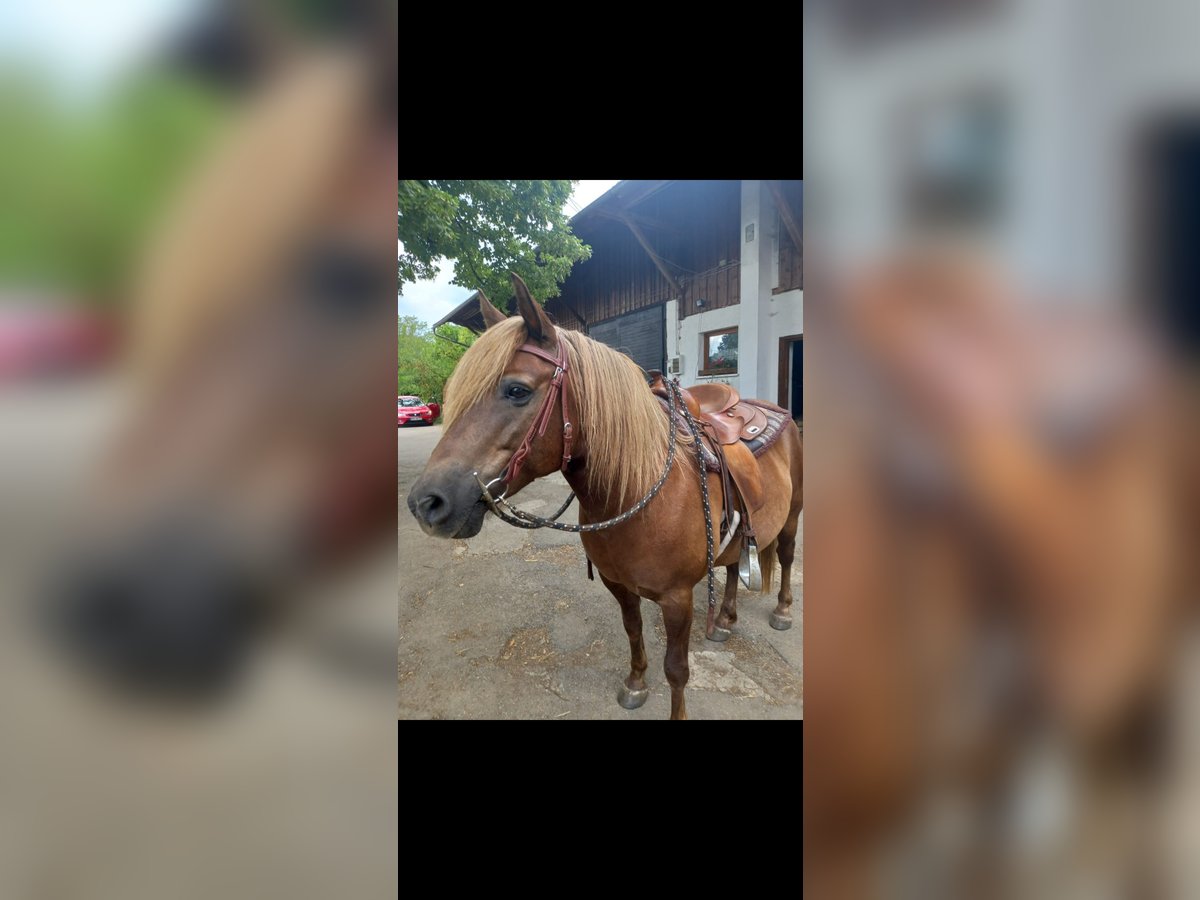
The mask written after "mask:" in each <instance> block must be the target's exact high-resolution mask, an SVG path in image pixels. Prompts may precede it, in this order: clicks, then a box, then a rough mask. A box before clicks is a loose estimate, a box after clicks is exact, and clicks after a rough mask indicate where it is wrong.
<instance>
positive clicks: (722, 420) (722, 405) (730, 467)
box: [648, 370, 767, 549]
mask: <svg viewBox="0 0 1200 900" xmlns="http://www.w3.org/2000/svg"><path fill="white" fill-rule="evenodd" d="M648 374H649V376H650V381H649V383H650V390H651V391H653V392H654V393H655V394H657V395H658V396H660V397H662V398H664V399H665V398H666V396H667V385H666V383H665V382H664V381H663V375H662V372H659V371H657V370H652V371H650V372H649V373H648ZM680 390H681V392H682V394H683V402H684V403H685V404H686V405H687V408H688V411H689V412H690V413H691V414H692V418H693V419H695V420H696V425H697V427H698V428H699V429H700V432H701V437H702V438H703V439H705V440H706V443H707V444H708V448H709V449H710V450H711V451H712V453H713V455H714V456H715V457H716V458H717V463H718V466H719V468H720V474H721V487H722V494H723V496H724V498H725V522H726V527H727V528H732V527H734V523H736V522H737V521H738V519H739V518H740V520H741V526H740V530H741V532H742V534H743V535H744V536H745V537H746V538H747V539H753V538H754V526H753V525H752V524H751V519H752V516H753V514H754V513H755V512H757V511H758V510H760V509H761V508H762V506H763V502H764V500H765V497H764V496H763V486H762V474H761V472H760V471H759V468H758V460H757V459H755V458H754V453H753V452H751V450H750V448H749V447H748V446H747V445H746V444H745V443H744V442H745V441H752V440H754V439H755V438H757V437H758V436H759V435H761V434H762V432H763V429H764V428H765V427H766V425H767V414H766V413H765V412H763V410H762V409H760V408H759V407H757V406H754V405H752V404H750V403H745V402H743V401H742V398H741V397H740V396H738V392H737V391H736V390H734V389H733V387H732V386H731V385H728V384H721V383H718V382H713V383H709V384H697V385H693V386H692V387H690V388H681V389H680ZM731 481H732V485H731V483H730V482H731ZM731 487H732V488H733V489H732V490H731ZM739 498H740V500H739ZM738 505H740V506H741V510H742V511H741V514H740V516H735V513H736V512H737V506H738ZM728 540H729V538H728V536H727V537H726V539H725V540H724V541H722V544H721V546H722V549H724V547H725V545H726V544H727V543H728Z"/></svg>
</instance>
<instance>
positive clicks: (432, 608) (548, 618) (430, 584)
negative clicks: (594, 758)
mask: <svg viewBox="0 0 1200 900" xmlns="http://www.w3.org/2000/svg"><path fill="white" fill-rule="evenodd" d="M440 438H441V427H440V426H433V427H427V428H413V427H410V428H403V429H399V430H398V432H397V460H398V468H399V528H398V554H397V555H398V560H399V572H400V590H399V602H400V616H399V621H400V649H399V659H398V674H399V715H400V718H446V719H483V718H486V719H510V718H511V719H665V718H667V717H668V716H669V714H670V710H671V700H670V688H669V687H668V685H667V684H666V678H665V676H664V675H663V670H662V662H663V652H664V650H665V649H666V639H665V634H664V631H663V626H662V615H661V613H660V612H659V609H658V607H657V606H656V605H655V604H653V603H651V602H650V601H649V600H644V601H643V607H642V616H643V619H644V621H645V623H646V628H645V641H646V654H647V656H648V657H649V660H650V667H649V669H648V670H647V673H646V680H647V683H648V684H649V686H650V699H649V700H647V701H646V704H645V706H643V707H642V708H641V709H638V710H633V711H628V710H624V709H622V708H621V707H620V706H618V705H617V701H616V696H617V690H618V688H619V687H620V684H621V680H622V679H623V678H624V677H625V675H626V674H627V673H628V671H629V642H628V640H627V638H626V637H625V630H624V628H623V627H622V625H621V614H620V608H619V607H618V605H617V601H616V600H615V599H614V598H613V597H612V595H611V594H609V593H608V591H607V590H606V589H605V587H604V585H603V584H602V583H601V582H600V581H599V579H597V580H596V581H588V580H587V572H586V568H585V561H584V555H583V548H582V546H581V545H580V542H579V537H578V536H577V535H574V534H569V533H564V532H558V531H551V530H540V531H527V530H523V529H518V528H513V527H511V526H508V525H505V524H504V523H502V522H500V521H499V520H497V519H495V518H494V517H492V516H488V518H487V520H486V521H485V523H484V526H483V531H481V532H480V533H479V535H478V536H476V537H474V538H472V539H471V540H470V541H469V542H467V541H447V540H440V539H437V538H431V537H427V536H426V535H425V534H424V533H423V532H422V531H421V529H420V528H419V527H418V526H417V523H416V520H415V519H413V517H412V515H411V514H410V513H409V511H408V504H407V497H408V491H409V489H410V487H411V486H412V484H413V483H414V481H415V480H416V478H417V476H418V475H419V474H420V472H421V470H422V469H423V468H424V466H425V462H426V460H427V459H428V458H429V454H430V453H431V452H432V451H433V448H434V446H435V445H436V444H437V442H438V440H439V439H440ZM568 491H569V488H568V487H567V485H566V482H565V481H563V479H562V477H561V476H559V475H555V476H553V477H550V478H545V479H542V480H541V481H538V482H535V483H534V484H533V485H530V486H529V487H528V488H526V489H525V490H523V491H522V492H521V493H520V495H519V496H518V497H517V502H518V505H519V506H521V508H522V509H526V510H529V511H530V512H539V511H541V512H543V513H550V512H553V510H554V509H556V508H557V507H558V505H559V504H561V502H562V501H563V500H564V499H565V498H566V496H567V493H568ZM563 520H564V521H570V522H574V521H577V519H576V518H575V514H574V509H573V508H572V510H571V511H568V513H567V514H566V515H565V516H564V519H563ZM803 533H804V517H803V514H801V519H800V537H799V540H798V541H797V548H796V565H794V566H793V568H792V585H793V587H792V590H793V595H794V597H795V600H794V602H793V607H792V608H793V615H794V620H795V623H796V624H795V625H794V626H793V627H792V628H791V630H789V631H785V632H779V631H775V630H773V629H772V628H771V627H770V626H769V625H768V624H767V616H768V614H769V613H770V611H771V610H772V609H774V607H775V600H774V597H773V596H772V598H771V599H769V600H768V599H767V598H766V597H763V596H760V595H758V594H753V593H750V592H749V591H746V590H744V589H742V590H740V591H739V594H738V623H737V625H736V626H735V628H734V633H733V636H732V637H731V638H730V639H729V640H728V641H726V642H725V643H724V644H714V643H710V642H708V641H707V640H705V638H704V608H705V602H706V599H707V589H706V585H705V582H704V581H703V580H702V581H701V582H700V583H699V584H698V585H697V586H696V591H695V604H696V607H695V608H696V615H695V617H694V619H693V625H692V640H691V654H690V668H691V679H690V681H689V683H688V692H687V704H688V715H689V716H690V717H691V718H693V719H798V718H801V717H802V716H803V677H802V674H801V670H802V647H803V621H804V619H803V607H804V601H803V575H802V572H803V568H802V567H803V550H802V546H803ZM776 574H777V575H778V572H777V573H776ZM776 580H778V579H776ZM723 582H724V573H723V571H719V572H718V588H717V590H718V597H720V591H722V590H723Z"/></svg>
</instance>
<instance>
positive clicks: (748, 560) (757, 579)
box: [738, 537, 763, 591]
mask: <svg viewBox="0 0 1200 900" xmlns="http://www.w3.org/2000/svg"><path fill="white" fill-rule="evenodd" d="M738 578H740V579H741V580H742V584H744V585H745V586H746V589H747V590H751V591H761V590H762V586H763V579H762V567H761V566H760V565H759V564H758V545H757V544H755V543H754V538H752V537H748V538H746V539H745V540H744V541H743V542H742V555H741V558H740V559H739V560H738Z"/></svg>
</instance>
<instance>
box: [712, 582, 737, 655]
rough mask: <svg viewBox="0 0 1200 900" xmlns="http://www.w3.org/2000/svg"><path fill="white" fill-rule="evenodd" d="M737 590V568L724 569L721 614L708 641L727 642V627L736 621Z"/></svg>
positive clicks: (728, 632)
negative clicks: (723, 595) (723, 593)
mask: <svg viewBox="0 0 1200 900" xmlns="http://www.w3.org/2000/svg"><path fill="white" fill-rule="evenodd" d="M737 590H738V567H737V566H726V567H725V599H724V601H723V602H722V603H721V612H720V613H719V614H718V615H717V621H716V622H715V623H714V625H713V633H712V634H710V635H709V636H708V639H709V640H710V641H718V642H720V641H727V640H729V635H730V631H729V626H730V625H732V624H733V623H734V622H736V621H737Z"/></svg>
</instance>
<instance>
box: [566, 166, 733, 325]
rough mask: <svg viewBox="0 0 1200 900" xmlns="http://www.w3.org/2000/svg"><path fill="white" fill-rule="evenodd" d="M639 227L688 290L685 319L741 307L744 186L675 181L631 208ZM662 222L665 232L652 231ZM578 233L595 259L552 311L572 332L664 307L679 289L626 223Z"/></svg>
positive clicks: (585, 225) (595, 222) (580, 269)
mask: <svg viewBox="0 0 1200 900" xmlns="http://www.w3.org/2000/svg"><path fill="white" fill-rule="evenodd" d="M633 212H634V214H635V215H636V216H638V217H639V227H640V228H641V230H642V233H643V235H644V236H645V238H646V240H647V242H648V243H649V244H650V246H651V247H652V248H653V249H654V251H655V253H656V254H657V255H658V256H659V257H661V258H662V259H663V260H664V264H665V265H666V267H667V270H668V271H669V272H671V274H672V275H673V276H674V277H675V280H676V282H677V283H678V284H679V285H680V287H682V289H683V296H682V297H681V298H680V300H681V302H680V310H679V314H680V316H681V317H686V316H689V315H693V314H694V313H695V312H696V311H697V307H696V305H695V304H696V300H697V299H699V298H703V299H704V306H703V309H704V310H709V309H718V308H720V307H723V306H732V305H733V304H736V303H737V302H738V300H739V296H740V293H739V287H740V274H739V268H738V263H739V253H740V250H741V233H740V232H741V182H738V181H677V182H673V183H672V184H670V185H669V186H667V187H666V188H664V189H663V190H661V191H659V192H658V193H657V194H655V195H653V196H651V197H649V198H648V199H646V200H644V201H643V202H641V203H639V204H638V205H636V206H635V207H634V208H633ZM650 223H659V225H660V226H661V227H657V226H656V225H654V224H650ZM577 233H578V234H579V236H580V237H581V238H582V239H583V240H584V241H585V242H586V243H588V244H590V245H591V247H592V258H591V259H589V260H588V261H586V262H584V263H581V264H579V265H578V266H576V267H575V270H574V271H573V272H572V273H571V277H570V278H569V279H568V280H567V282H566V284H564V285H563V290H562V294H561V296H560V297H559V298H556V299H554V300H552V301H551V302H550V304H549V305H548V307H547V308H548V309H549V310H550V312H551V313H552V314H553V315H554V316H555V318H556V319H557V320H558V321H559V322H560V323H562V324H563V325H564V327H568V328H572V327H574V328H578V327H580V326H581V324H582V323H580V322H579V319H578V317H577V316H576V315H574V314H573V313H572V312H571V311H570V309H569V308H568V307H574V308H575V309H576V310H578V311H579V312H580V313H582V315H583V317H584V318H585V319H587V321H588V324H589V325H590V324H594V323H596V322H603V321H605V320H607V319H612V318H615V317H616V316H620V315H623V314H625V313H629V312H633V311H634V310H638V309H642V308H644V307H647V306H653V305H655V304H658V303H663V302H665V301H667V300H670V299H672V298H673V297H675V295H676V292H675V289H674V288H673V287H671V285H670V284H669V283H668V282H667V280H666V279H665V278H664V277H663V276H662V274H661V273H660V272H659V270H658V268H657V267H656V266H655V264H654V262H653V261H652V260H651V259H650V256H649V255H648V254H647V253H646V251H645V250H644V249H643V248H642V246H641V244H639V243H638V241H637V239H636V238H635V237H634V235H633V233H632V232H631V231H630V230H629V228H628V227H626V225H625V224H624V223H623V222H619V221H616V220H613V219H608V218H602V217H599V216H596V217H592V218H590V219H588V220H585V221H584V222H581V223H579V224H578V229H577Z"/></svg>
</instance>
